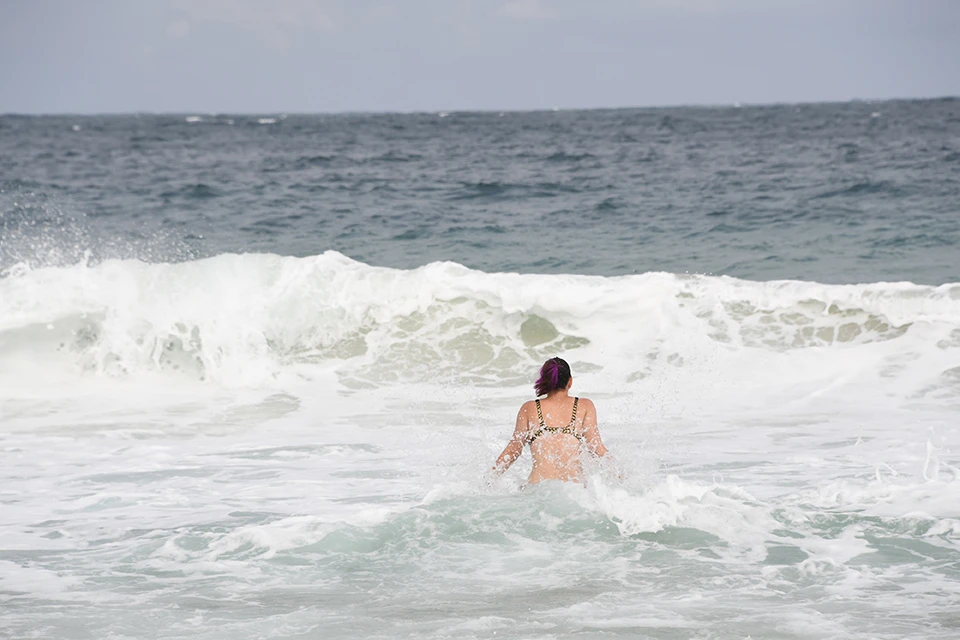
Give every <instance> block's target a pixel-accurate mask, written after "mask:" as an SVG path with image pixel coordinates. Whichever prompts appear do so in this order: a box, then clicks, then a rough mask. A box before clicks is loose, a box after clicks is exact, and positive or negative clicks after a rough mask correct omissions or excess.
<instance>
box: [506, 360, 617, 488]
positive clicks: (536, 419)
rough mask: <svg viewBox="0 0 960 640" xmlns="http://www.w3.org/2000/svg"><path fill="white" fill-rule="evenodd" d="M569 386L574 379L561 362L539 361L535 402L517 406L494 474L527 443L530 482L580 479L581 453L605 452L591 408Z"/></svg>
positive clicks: (594, 409)
mask: <svg viewBox="0 0 960 640" xmlns="http://www.w3.org/2000/svg"><path fill="white" fill-rule="evenodd" d="M572 386H573V376H572V375H571V373H570V365H569V364H567V363H566V361H565V360H562V359H561V358H551V359H550V360H547V361H546V362H545V363H543V366H542V367H541V368H540V379H539V380H537V383H536V384H535V385H534V389H535V390H536V392H537V399H536V400H530V401H528V402H525V403H523V406H522V407H520V412H519V413H518V414H517V426H516V429H514V431H513V437H512V438H510V442H509V444H507V446H506V448H505V449H504V450H503V453H501V454H500V456H499V457H498V458H497V462H496V465H494V467H493V469H494V471H495V472H496V473H497V474H501V473H503V472H504V471H506V470H507V469H509V468H510V465H512V464H513V463H514V461H516V459H517V458H519V457H520V454H521V453H523V445H525V444H527V443H529V444H530V453H531V455H533V470H532V471H531V472H530V478H529V480H528V481H529V482H531V483H534V482H540V481H541V480H567V481H582V480H583V468H582V466H581V464H580V455H581V452H582V451H583V449H584V448H586V449H587V451H589V452H590V453H592V454H593V455H595V456H603V455H605V454H606V453H607V448H606V447H605V446H603V442H602V441H601V440H600V431H599V430H598V429H597V409H596V407H594V406H593V402H591V401H590V400H588V399H586V398H572V397H570V393H569V392H570V387H572ZM542 396H546V397H545V398H542ZM541 398H542V399H541Z"/></svg>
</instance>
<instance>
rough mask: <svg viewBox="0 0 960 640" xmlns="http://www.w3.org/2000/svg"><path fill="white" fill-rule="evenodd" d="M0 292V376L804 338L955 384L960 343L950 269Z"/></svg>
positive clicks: (465, 369)
mask: <svg viewBox="0 0 960 640" xmlns="http://www.w3.org/2000/svg"><path fill="white" fill-rule="evenodd" d="M0 299H2V300H3V312H2V313H0V359H2V360H3V361H4V362H5V365H4V367H3V370H2V372H0V375H4V376H5V377H16V378H21V379H22V376H23V374H24V372H25V371H26V370H27V369H28V368H29V370H30V371H33V372H34V374H33V375H36V372H37V371H40V372H46V373H57V374H58V375H67V376H72V375H91V374H93V375H106V376H121V377H125V376H131V375H134V376H135V375H137V374H139V373H144V372H153V373H156V372H162V373H164V374H169V375H173V376H180V377H184V378H186V379H194V380H198V381H206V382H212V383H217V384H227V385H233V384H260V383H263V382H265V381H269V380H270V379H272V378H275V377H277V376H280V375H283V374H284V372H285V371H286V370H288V369H290V368H291V367H294V368H301V369H302V368H304V367H306V368H309V367H311V366H315V367H323V368H326V369H330V368H332V369H333V370H335V371H336V372H337V374H338V376H339V377H340V380H341V382H344V383H345V384H347V385H348V386H363V387H369V386H380V385H390V384H394V383H398V382H400V381H401V380H403V381H423V382H439V381H444V380H446V381H454V382H458V383H469V384H479V385H485V386H496V387H501V386H503V387H512V386H514V385H520V384H526V383H527V382H528V380H527V379H528V378H529V374H530V368H531V366H532V365H534V364H536V363H538V362H539V361H541V360H542V359H543V358H545V357H549V356H552V355H555V354H558V353H563V354H566V355H567V357H570V358H571V359H572V360H574V361H576V362H577V363H578V369H579V370H580V371H584V372H597V373H600V372H602V376H603V379H604V380H605V381H606V382H607V383H610V384H615V385H629V384H631V383H633V382H637V381H640V380H643V379H645V378H646V377H648V376H649V375H650V374H651V373H654V372H656V371H658V370H660V369H661V368H664V367H666V368H668V369H670V368H674V369H675V368H683V367H684V366H685V363H687V362H690V361H694V362H697V363H698V366H699V367H700V368H702V367H703V365H704V363H705V362H716V361H717V360H718V359H731V358H733V359H735V360H737V363H738V364H737V366H741V367H749V366H751V361H752V360H753V361H755V362H753V364H754V365H758V363H759V362H760V361H764V362H768V361H769V359H770V357H777V358H781V359H784V358H786V359H789V358H791V357H795V356H791V354H793V353H796V352H802V351H804V350H810V349H815V350H818V353H819V352H826V353H834V354H845V355H844V358H862V359H864V363H865V366H866V363H868V362H869V363H873V365H874V366H879V365H883V366H887V367H888V369H889V371H890V372H891V373H890V375H892V376H894V373H893V372H894V371H895V370H896V369H897V367H896V366H894V364H893V363H896V362H901V361H903V362H906V361H910V360H911V359H913V360H917V359H920V360H924V361H925V362H926V361H927V359H929V362H928V364H930V365H931V366H932V367H933V368H934V369H933V370H931V371H930V376H931V379H930V380H928V382H929V383H931V384H935V385H939V386H941V387H943V386H945V387H947V388H951V389H954V390H956V392H958V393H960V367H953V368H951V367H944V366H943V363H942V362H941V360H942V359H943V357H944V356H945V355H946V352H947V351H952V350H955V349H958V348H960V284H944V285H940V286H922V285H914V284H910V283H875V284H865V285H822V284H818V283H813V282H801V281H773V282H751V281H746V280H737V279H734V278H728V277H713V276H686V275H672V274H668V273H648V274H643V275H637V276H620V277H601V276H582V275H562V274H561V275H530V274H527V275H521V274H511V273H484V272H482V271H475V270H470V269H467V268H466V267H463V266H461V265H458V264H455V263H449V262H447V263H433V264H429V265H426V266H424V267H421V268H418V269H412V270H400V269H391V268H382V267H372V266H368V265H366V264H363V263H360V262H356V261H354V260H351V259H349V258H347V257H345V256H343V255H341V254H339V253H336V252H327V253H324V254H323V255H319V256H313V257H307V258H293V257H281V256H276V255H270V254H245V255H236V254H224V255H219V256H216V257H213V258H208V259H203V260H196V261H191V262H183V263H176V264H163V263H161V264H151V263H144V262H140V261H137V260H123V261H119V260H116V261H105V262H102V263H100V264H96V265H93V266H87V265H86V264H78V265H75V266H71V267H57V268H30V267H28V266H26V265H22V264H21V265H16V266H14V267H12V268H9V269H7V270H5V271H4V272H3V274H2V278H0ZM764 354H766V355H764ZM844 358H840V359H839V360H837V362H840V361H843V360H844ZM751 359H752V360H751ZM831 362H833V360H830V359H829V358H827V359H826V360H825V361H824V362H823V366H826V367H829V366H831V364H830V363H831ZM883 363H886V364H885V365H884V364H883ZM937 367H940V369H939V370H937ZM894 377H895V376H894ZM785 382H789V380H788V381H785Z"/></svg>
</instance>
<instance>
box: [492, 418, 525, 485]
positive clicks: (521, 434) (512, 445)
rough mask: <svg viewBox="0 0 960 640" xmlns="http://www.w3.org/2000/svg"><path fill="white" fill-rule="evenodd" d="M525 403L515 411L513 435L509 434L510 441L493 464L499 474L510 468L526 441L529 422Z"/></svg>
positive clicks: (521, 451)
mask: <svg viewBox="0 0 960 640" xmlns="http://www.w3.org/2000/svg"><path fill="white" fill-rule="evenodd" d="M527 404H529V403H524V404H523V406H522V407H520V411H519V412H518V413H517V425H516V427H514V429H513V435H512V436H510V442H508V443H507V446H506V447H505V448H504V449H503V452H502V453H501V454H500V455H499V456H498V457H497V462H496V463H495V464H494V465H493V470H494V471H495V472H496V473H497V475H500V474H501V473H503V472H504V471H506V470H507V469H509V468H510V465H512V464H513V463H514V462H515V461H516V459H517V458H519V457H520V454H521V453H523V445H524V443H525V442H526V441H527V435H528V433H529V431H530V422H529V420H528V419H527Z"/></svg>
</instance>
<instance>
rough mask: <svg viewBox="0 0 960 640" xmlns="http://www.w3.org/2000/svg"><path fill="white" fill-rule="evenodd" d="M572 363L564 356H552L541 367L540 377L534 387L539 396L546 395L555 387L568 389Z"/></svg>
mask: <svg viewBox="0 0 960 640" xmlns="http://www.w3.org/2000/svg"><path fill="white" fill-rule="evenodd" d="M570 377H571V374H570V365H569V364H567V361H566V360H564V359H563V358H550V359H549V360H547V361H546V362H544V363H543V366H542V367H540V379H539V380H537V382H536V384H534V385H533V388H534V389H535V390H536V392H537V395H538V396H545V395H547V394H548V393H550V392H551V391H553V390H554V389H566V388H567V384H569V383H570Z"/></svg>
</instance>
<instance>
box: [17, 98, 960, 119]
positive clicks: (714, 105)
mask: <svg viewBox="0 0 960 640" xmlns="http://www.w3.org/2000/svg"><path fill="white" fill-rule="evenodd" d="M942 100H960V95H939V96H919V97H917V96H913V97H902V96H901V97H892V98H847V99H845V100H800V101H793V102H791V101H774V102H702V103H685V104H662V105H645V106H640V105H630V106H592V107H561V106H553V107H535V108H519V109H518V108H514V109H495V108H477V109H469V108H468V109H456V108H447V109H411V110H383V111H377V110H367V109H356V110H339V111H295V110H290V111H206V110H183V111H179V110H178V111H149V110H135V111H88V112H82V111H35V112H27V111H4V112H0V117H10V116H13V117H96V116H136V115H151V116H184V115H185V116H191V115H209V116H264V115H277V116H291V115H293V116H318V115H324V116H343V115H423V114H447V115H452V114H455V113H503V114H506V113H550V112H554V113H556V112H563V111H639V110H645V109H650V110H653V109H722V108H726V109H737V108H756V107H789V106H812V105H829V104H850V103H867V104H870V103H880V102H935V101H942Z"/></svg>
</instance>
